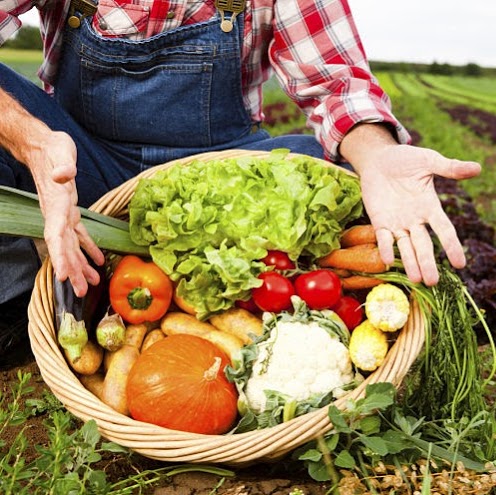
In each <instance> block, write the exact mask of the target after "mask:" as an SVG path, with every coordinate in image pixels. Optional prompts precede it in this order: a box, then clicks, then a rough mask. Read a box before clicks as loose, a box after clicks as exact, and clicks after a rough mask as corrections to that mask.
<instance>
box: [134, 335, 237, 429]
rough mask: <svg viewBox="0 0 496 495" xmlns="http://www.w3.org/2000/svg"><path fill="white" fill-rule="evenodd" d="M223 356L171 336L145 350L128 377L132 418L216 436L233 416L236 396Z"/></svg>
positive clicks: (200, 342)
mask: <svg viewBox="0 0 496 495" xmlns="http://www.w3.org/2000/svg"><path fill="white" fill-rule="evenodd" d="M229 363H230V360H229V357H228V356H227V354H226V353H225V352H224V351H222V350H221V349H219V348H218V347H217V346H216V345H215V344H212V343H211V342H209V341H208V340H205V339H202V338H201V337H197V336H196V335H187V334H177V335H170V336H169V337H166V338H165V339H162V340H161V341H159V342H157V343H155V344H154V345H153V346H151V347H149V348H148V349H146V350H145V351H144V352H143V353H142V354H141V355H140V357H139V358H138V359H137V361H136V362H135V364H134V366H133V367H132V369H131V372H130V373H129V377H128V381H127V387H126V395H127V402H128V407H129V412H130V414H131V416H132V417H133V418H134V419H136V420H138V421H145V422H147V423H153V424H156V425H159V426H163V427H165V428H170V429H172V430H180V431H187V432H192V433H205V434H211V435H217V434H222V433H226V432H227V431H228V430H229V429H230V428H231V427H232V426H233V424H234V421H235V419H236V416H237V400H238V393H237V390H236V387H235V385H234V384H233V383H231V382H229V381H228V380H227V378H226V376H225V374H224V368H225V366H226V365H228V364H229Z"/></svg>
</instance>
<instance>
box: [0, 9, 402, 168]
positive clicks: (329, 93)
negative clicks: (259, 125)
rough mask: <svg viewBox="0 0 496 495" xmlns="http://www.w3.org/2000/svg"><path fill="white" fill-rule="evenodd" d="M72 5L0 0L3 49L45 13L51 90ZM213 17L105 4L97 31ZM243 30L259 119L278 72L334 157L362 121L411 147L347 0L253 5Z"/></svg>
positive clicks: (248, 91) (248, 100)
mask: <svg viewBox="0 0 496 495" xmlns="http://www.w3.org/2000/svg"><path fill="white" fill-rule="evenodd" d="M69 3H70V2H69V0H0V44H1V43H3V42H4V41H5V40H6V39H8V38H9V37H10V36H12V35H13V34H14V33H15V32H16V31H17V29H18V28H19V27H20V25H21V22H20V21H19V19H18V17H17V16H18V15H20V14H22V13H24V12H26V11H28V10H30V9H31V8H32V7H33V6H36V7H37V8H38V9H39V11H40V21H41V24H40V25H41V33H42V37H43V41H44V62H43V64H42V66H41V67H40V70H39V76H40V79H41V80H42V81H43V82H44V83H45V86H46V89H47V91H50V84H51V83H53V81H54V77H55V74H56V71H57V63H58V60H59V55H60V51H61V44H62V32H63V29H64V28H65V23H66V18H67V12H68V10H69ZM214 13H215V6H214V0H100V2H99V6H98V13H97V15H96V16H95V17H94V19H93V27H94V29H95V30H96V31H97V32H98V33H100V34H101V35H102V36H109V37H126V38H129V39H133V40H139V39H144V38H148V37H150V36H153V35H155V34H157V33H160V32H162V31H164V30H168V29H173V28H176V27H178V26H181V25H185V24H192V23H195V22H199V21H204V20H206V19H209V18H210V17H212V15H213V14H214ZM219 29H220V28H219ZM244 31H245V32H244V38H243V48H242V71H243V74H242V77H243V95H244V102H245V106H246V108H247V109H248V112H249V113H250V114H251V116H252V119H253V121H254V122H258V121H261V120H263V111H262V84H263V83H264V82H265V81H266V80H267V79H268V78H269V77H270V75H271V74H272V73H273V71H274V72H275V74H276V76H277V78H278V80H279V82H280V83H281V85H282V87H283V88H284V90H285V91H286V92H287V93H288V95H289V96H290V97H291V98H292V99H293V100H294V101H296V103H297V104H298V105H299V107H300V108H301V109H302V110H303V111H304V112H305V114H306V116H307V119H308V124H309V126H310V127H312V128H313V129H314V131H315V134H316V137H317V139H319V141H320V142H321V143H323V145H324V148H325V149H326V154H327V157H328V158H329V159H331V160H333V161H339V159H340V157H339V153H338V146H339V143H340V142H341V140H342V138H343V137H344V135H345V134H346V132H348V131H349V130H350V129H351V127H353V126H354V125H355V124H357V123H359V122H384V123H387V124H389V125H390V127H391V128H393V129H395V130H396V134H397V139H398V140H399V141H400V142H402V143H406V142H409V135H408V133H407V131H406V130H405V129H404V128H403V127H402V126H401V124H400V123H399V122H398V121H397V120H396V119H395V117H394V116H393V115H392V113H391V108H390V101H389V98H388V96H387V95H386V94H385V93H384V91H383V90H382V89H381V88H380V87H379V85H378V84H377V81H376V79H375V78H374V76H373V75H372V74H371V73H370V70H369V66H368V62H367V60H366V56H365V52H364V49H363V47H362V44H361V41H360V38H359V35H358V33H357V30H356V26H355V24H354V21H353V19H352V16H351V12H350V8H349V6H348V3H347V1H346V0H284V1H283V0H247V4H246V9H245V26H244Z"/></svg>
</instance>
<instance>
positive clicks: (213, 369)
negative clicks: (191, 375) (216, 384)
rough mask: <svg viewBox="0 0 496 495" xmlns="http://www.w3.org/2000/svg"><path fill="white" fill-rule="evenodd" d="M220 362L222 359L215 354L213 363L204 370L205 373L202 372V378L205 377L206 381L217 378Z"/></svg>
mask: <svg viewBox="0 0 496 495" xmlns="http://www.w3.org/2000/svg"><path fill="white" fill-rule="evenodd" d="M221 364H222V359H221V358H220V357H219V356H215V358H214V364H212V366H210V368H209V369H208V370H207V371H205V373H203V378H205V380H207V382H210V381H212V380H215V379H216V378H217V375H218V374H219V370H220V365H221Z"/></svg>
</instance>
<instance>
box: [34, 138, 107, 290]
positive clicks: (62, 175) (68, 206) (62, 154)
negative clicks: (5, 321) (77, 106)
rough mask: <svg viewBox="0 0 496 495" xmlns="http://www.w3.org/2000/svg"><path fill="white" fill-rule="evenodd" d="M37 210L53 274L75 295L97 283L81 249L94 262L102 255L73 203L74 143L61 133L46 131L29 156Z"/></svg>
mask: <svg viewBox="0 0 496 495" xmlns="http://www.w3.org/2000/svg"><path fill="white" fill-rule="evenodd" d="M29 161H30V169H31V172H32V174H33V177H34V180H35V183H36V187H37V189H38V197H39V201H40V207H41V211H42V213H43V216H44V218H45V241H46V243H47V248H48V252H49V254H50V258H51V261H52V264H53V267H54V270H55V274H56V276H57V278H58V279H59V280H61V281H63V280H65V279H67V278H68V279H69V280H70V281H71V284H72V286H73V287H74V291H75V293H76V295H77V296H79V297H82V296H84V295H85V294H86V292H87V290H88V284H91V285H96V284H98V282H99V280H100V278H99V275H98V272H97V271H96V270H95V269H94V268H93V267H92V266H91V265H90V263H89V261H88V259H87V258H86V256H85V255H84V253H83V250H84V251H85V252H86V253H87V254H88V256H89V257H90V258H91V259H92V260H93V261H94V262H95V263H96V264H97V265H102V264H103V263H104V261H105V260H104V256H103V253H102V252H101V251H100V249H99V248H98V247H97V245H96V244H95V243H94V242H93V240H92V239H91V237H90V236H89V234H88V232H87V230H86V228H85V227H84V225H83V224H82V223H81V215H80V212H79V209H78V207H77V199H78V196H77V191H76V182H75V177H76V147H75V144H74V142H73V141H72V139H71V138H70V137H69V136H68V135H67V134H65V133H61V132H55V133H50V134H49V136H48V140H47V141H45V143H44V146H43V148H38V149H36V150H33V151H32V152H31V154H30V157H29Z"/></svg>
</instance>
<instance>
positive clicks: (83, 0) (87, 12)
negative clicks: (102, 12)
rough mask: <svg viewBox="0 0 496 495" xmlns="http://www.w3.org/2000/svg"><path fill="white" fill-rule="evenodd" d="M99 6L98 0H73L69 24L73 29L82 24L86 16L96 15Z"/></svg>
mask: <svg viewBox="0 0 496 495" xmlns="http://www.w3.org/2000/svg"><path fill="white" fill-rule="evenodd" d="M97 8H98V0H71V5H70V7H69V17H68V19H67V24H69V26H70V27H71V28H73V29H77V28H78V27H79V26H81V21H82V19H84V18H85V17H91V16H94V15H95V13H96V11H97Z"/></svg>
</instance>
